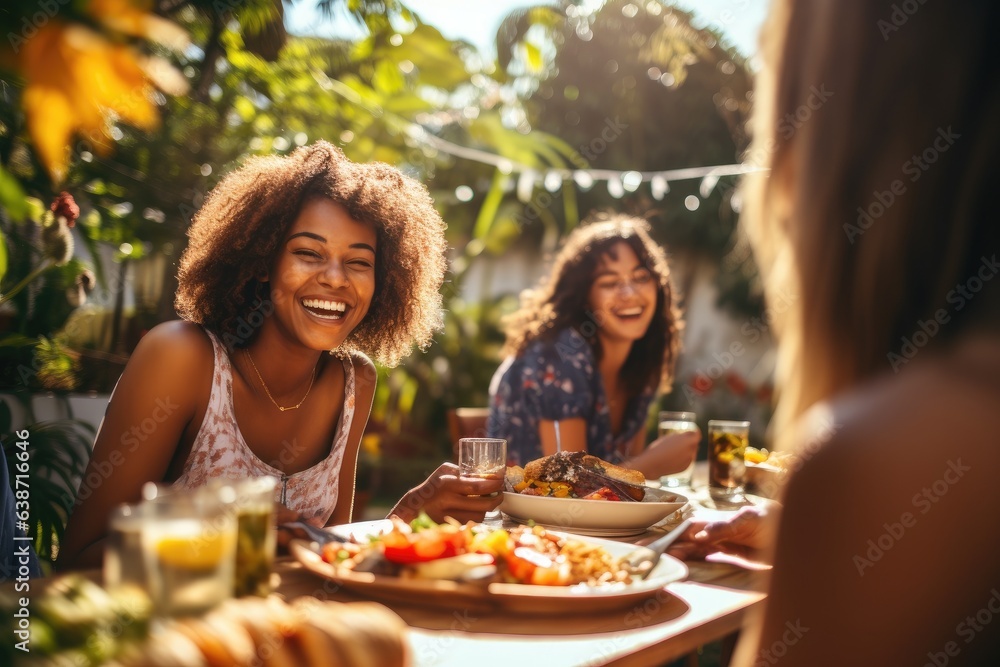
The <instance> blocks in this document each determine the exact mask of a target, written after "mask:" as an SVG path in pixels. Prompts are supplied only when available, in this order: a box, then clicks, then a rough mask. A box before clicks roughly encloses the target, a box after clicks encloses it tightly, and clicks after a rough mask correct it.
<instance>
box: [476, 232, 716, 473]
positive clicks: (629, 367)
mask: <svg viewBox="0 0 1000 667" xmlns="http://www.w3.org/2000/svg"><path fill="white" fill-rule="evenodd" d="M506 324H507V342H506V345H505V347H504V353H505V354H507V355H509V356H508V358H507V359H506V360H505V361H504V363H503V364H502V365H501V366H500V368H499V369H497V372H496V374H495V375H494V376H493V382H492V383H491V386H490V396H491V401H490V416H489V421H488V423H487V431H488V432H489V434H490V436H493V437H501V438H506V439H507V442H508V453H509V454H508V457H509V458H510V459H511V461H512V462H513V463H516V464H518V465H524V464H525V463H527V462H528V461H531V460H532V459H536V458H538V457H541V456H545V455H549V454H553V453H555V452H556V451H559V450H561V451H581V450H582V451H587V452H589V453H591V454H594V455H596V456H599V457H601V458H603V459H605V460H608V461H611V462H613V463H623V464H624V465H626V466H628V467H630V468H634V469H637V470H640V471H642V472H643V473H644V474H645V475H646V476H647V477H651V478H655V477H659V476H660V475H665V474H668V473H673V472H679V471H680V470H683V469H684V468H685V467H687V465H688V464H690V463H691V461H692V460H693V459H694V455H695V452H696V449H697V446H698V440H699V439H700V434H697V433H686V434H680V435H673V436H668V437H667V438H663V439H661V440H662V441H656V442H655V443H654V444H656V445H657V446H656V447H650V448H649V449H646V448H645V444H646V441H645V425H646V416H647V415H648V413H649V406H650V404H651V403H652V402H653V399H654V398H656V395H657V392H658V391H659V390H660V389H661V388H663V389H667V390H669V387H670V383H671V381H672V379H673V370H674V364H675V362H676V358H677V352H678V349H679V347H680V334H679V331H678V330H679V328H680V316H679V314H678V313H677V309H676V305H675V304H674V301H673V292H672V290H671V287H670V270H669V268H668V267H667V260H666V257H665V255H664V252H663V249H662V248H660V247H659V246H658V245H657V244H656V243H655V242H654V241H653V240H652V239H651V238H650V237H649V225H648V224H647V223H646V222H645V221H644V220H641V219H638V218H633V217H629V216H625V215H610V216H609V215H600V216H598V217H596V218H595V220H594V221H593V222H591V223H590V224H587V225H584V226H582V227H579V228H578V229H576V230H575V231H574V232H573V233H572V234H570V235H569V237H568V238H567V239H566V244H565V245H564V246H563V249H562V250H561V251H560V252H559V254H558V255H557V256H556V258H555V262H554V265H553V267H552V271H551V274H550V276H549V277H548V278H546V279H545V280H543V282H542V284H541V286H540V287H539V288H538V289H536V290H530V291H526V292H525V293H524V294H523V295H522V306H521V309H520V310H518V311H517V312H516V313H514V314H513V315H511V316H510V317H509V318H508V319H507V322H506Z"/></svg>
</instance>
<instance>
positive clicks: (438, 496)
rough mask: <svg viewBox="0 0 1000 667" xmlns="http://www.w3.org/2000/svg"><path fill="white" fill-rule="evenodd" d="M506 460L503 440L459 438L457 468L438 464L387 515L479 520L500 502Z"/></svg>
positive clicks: (402, 517) (404, 518) (451, 464)
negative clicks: (435, 468)
mask: <svg viewBox="0 0 1000 667" xmlns="http://www.w3.org/2000/svg"><path fill="white" fill-rule="evenodd" d="M467 441H470V442H469V443H468V444H466V442H467ZM471 441H474V442H475V443H479V444H473V443H472V442H471ZM506 458H507V441H506V440H497V439H494V438H463V439H462V440H460V441H459V463H458V465H455V464H454V463H442V464H441V465H440V466H438V469H437V470H435V471H434V472H433V473H431V475H430V476H429V477H428V478H427V479H426V480H425V481H424V482H423V483H422V484H420V485H419V486H417V487H416V488H414V489H412V490H410V491H409V492H407V493H406V495H404V496H403V497H402V499H400V501H399V502H398V503H397V504H396V506H395V507H394V508H393V509H392V511H391V512H390V513H389V515H390V516H397V517H399V518H400V519H402V520H404V521H411V520H412V519H414V518H415V517H416V516H417V515H418V514H419V513H420V512H421V511H423V512H426V513H427V515H428V516H430V518H432V519H434V520H435V521H442V520H444V518H445V517H446V516H450V517H452V518H453V519H456V520H457V521H461V522H462V523H465V522H466V521H482V520H483V519H484V518H485V517H486V515H487V513H489V512H491V511H493V510H495V509H496V508H497V507H498V506H499V505H500V503H501V501H502V500H503V495H502V494H501V493H500V491H501V490H502V489H503V478H504V474H505V472H506Z"/></svg>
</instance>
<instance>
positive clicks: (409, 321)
mask: <svg viewBox="0 0 1000 667" xmlns="http://www.w3.org/2000/svg"><path fill="white" fill-rule="evenodd" d="M189 235H190V244H189V246H188V249H187V250H186V252H185V254H184V256H183V258H182V259H181V264H180V272H179V289H178V293H177V300H176V305H177V311H178V313H179V314H180V315H181V316H182V317H183V318H184V319H183V320H181V321H174V322H167V323H164V324H161V325H159V326H157V327H155V328H154V329H152V330H151V331H150V332H149V333H148V334H147V335H146V336H145V337H143V339H142V341H141V342H140V344H139V346H138V347H137V348H136V350H135V352H134V353H133V354H132V357H131V358H130V360H129V363H128V366H127V367H126V369H125V372H124V373H123V374H122V377H121V379H120V380H119V382H118V386H117V387H116V388H115V391H114V394H113V396H112V399H111V402H110V404H109V406H108V411H107V414H106V416H105V419H104V422H103V424H102V425H101V429H100V432H99V433H98V436H97V441H96V444H95V446H94V453H93V457H92V458H91V461H90V465H89V467H88V470H87V473H86V474H85V475H84V480H85V482H84V487H83V488H81V490H80V493H79V499H78V505H77V507H76V510H75V512H74V513H73V516H72V519H71V520H70V522H69V525H68V527H67V530H66V534H65V536H64V539H63V540H62V544H61V553H60V558H59V561H60V566H62V567H66V566H68V567H81V566H87V565H96V564H97V563H98V562H99V558H100V554H101V552H102V548H103V546H102V542H103V536H104V534H105V530H106V529H105V522H106V520H107V516H108V513H109V512H110V511H111V509H112V508H113V507H114V506H115V505H117V504H119V503H122V502H132V501H136V500H138V498H139V496H140V489H141V487H142V486H143V484H145V483H146V482H149V481H154V482H163V483H168V484H173V485H174V486H176V487H180V488H185V489H190V488H195V487H197V486H200V485H202V484H204V483H205V482H206V481H207V480H208V479H210V478H213V477H249V476H265V475H267V476H274V477H278V478H279V479H280V485H279V487H280V501H281V503H282V504H283V505H284V506H285V507H286V508H287V510H288V512H287V515H286V516H284V517H282V518H286V519H287V518H292V516H296V517H298V518H301V519H302V520H304V521H308V522H310V523H312V524H314V525H317V526H323V525H327V524H333V523H345V522H349V521H350V520H351V512H352V504H353V500H354V481H355V467H356V464H357V456H358V447H359V444H360V441H361V436H362V433H363V431H364V428H365V424H366V422H367V419H368V414H369V411H370V409H371V405H372V398H373V396H374V391H375V377H376V375H375V367H374V365H373V364H372V362H371V361H370V360H369V358H368V356H366V355H370V356H372V357H374V358H375V359H377V360H379V361H381V362H382V363H384V364H387V365H393V364H395V363H397V362H398V361H399V360H400V359H401V358H402V357H403V356H404V355H405V354H407V353H408V352H409V350H410V348H411V346H412V345H413V344H414V343H416V344H417V345H420V346H424V345H426V344H428V343H429V342H430V339H431V335H432V333H433V332H434V330H435V329H436V328H437V327H438V325H439V319H440V308H441V297H440V294H439V292H438V290H439V287H440V285H441V282H442V280H443V276H444V271H445V255H444V253H445V247H446V246H445V241H444V222H443V221H442V220H441V217H440V215H439V214H438V213H437V211H436V210H435V209H434V207H433V205H432V203H431V199H430V196H429V195H428V193H427V190H426V188H424V187H423V186H422V185H420V184H419V183H417V182H416V181H414V180H412V179H409V178H407V177H405V176H404V175H403V174H401V173H400V172H399V171H398V170H396V169H394V168H392V167H389V166H388V165H384V164H377V163H375V164H357V163H354V162H351V161H350V160H348V159H347V158H346V157H345V156H344V154H343V152H341V151H340V150H339V149H337V148H335V147H333V146H331V145H330V144H328V143H325V142H319V143H317V144H315V145H313V146H309V147H305V148H301V149H298V150H296V151H295V152H294V153H292V154H291V155H289V156H287V157H274V156H272V157H257V158H252V159H250V160H248V161H247V163H246V164H245V165H244V166H243V167H242V168H241V169H239V170H237V171H235V172H234V173H232V174H230V175H228V176H227V177H226V178H224V179H223V180H222V181H221V182H220V183H219V185H218V186H217V187H216V188H215V189H214V190H213V191H212V193H211V194H210V195H209V196H208V198H207V200H206V202H205V205H204V206H203V207H202V209H201V210H200V211H199V212H198V214H197V215H196V216H195V219H194V222H193V224H192V226H191V230H190V233H189ZM447 465H448V464H446V465H445V466H442V468H439V469H438V471H437V472H436V473H435V474H434V475H433V476H432V477H431V478H430V479H429V480H428V481H427V482H425V484H424V485H422V487H420V488H418V489H417V490H415V491H414V492H411V493H410V494H408V497H407V498H405V499H404V500H407V502H406V503H405V504H404V508H405V509H404V510H401V511H400V512H399V514H401V515H403V516H404V518H407V515H408V514H409V513H410V512H411V511H414V510H415V509H418V508H426V509H428V510H429V511H430V513H431V514H432V515H433V516H435V517H438V518H440V517H442V516H443V515H445V514H450V515H452V516H455V517H456V518H459V519H465V518H482V515H483V513H485V512H486V511H487V510H489V509H492V506H493V505H495V504H496V503H497V502H498V501H497V499H491V498H480V497H470V496H471V495H473V494H476V495H479V494H482V495H485V494H488V493H490V492H491V491H494V490H496V489H494V488H492V487H491V488H485V487H486V486H491V485H492V484H493V483H492V482H490V481H489V480H481V481H485V482H487V484H486V485H480V486H483V487H484V488H480V486H476V483H477V481H479V480H473V481H468V480H461V479H459V476H458V474H457V469H456V470H452V469H451V468H448V467H447ZM452 467H454V466H452ZM473 487H475V488H473ZM416 491H419V492H420V493H416ZM283 514H286V513H285V512H283Z"/></svg>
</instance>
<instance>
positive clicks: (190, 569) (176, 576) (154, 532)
mask: <svg viewBox="0 0 1000 667" xmlns="http://www.w3.org/2000/svg"><path fill="white" fill-rule="evenodd" d="M152 507H153V509H152V510H150V511H149V512H148V513H147V514H146V515H145V516H144V517H143V529H142V551H143V555H144V562H145V566H146V571H147V576H148V581H149V593H150V598H151V599H152V601H153V611H154V614H155V615H156V616H158V617H161V618H162V617H173V616H184V615H190V614H200V613H202V612H204V611H207V610H208V609H211V608H212V607H214V606H215V605H217V604H219V603H220V602H222V601H223V600H225V599H227V598H229V597H231V596H232V592H233V570H234V565H235V560H236V525H237V523H236V513H235V512H234V511H233V507H232V506H227V505H226V504H225V503H221V502H213V501H211V500H209V499H208V497H207V496H206V495H205V494H194V495H193V496H180V495H179V496H177V497H171V498H170V500H166V499H164V500H163V501H159V502H156V503H154V504H152Z"/></svg>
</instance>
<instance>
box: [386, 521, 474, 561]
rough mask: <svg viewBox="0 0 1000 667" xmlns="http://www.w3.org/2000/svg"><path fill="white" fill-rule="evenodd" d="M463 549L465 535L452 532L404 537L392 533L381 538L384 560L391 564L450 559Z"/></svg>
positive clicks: (436, 531)
mask: <svg viewBox="0 0 1000 667" xmlns="http://www.w3.org/2000/svg"><path fill="white" fill-rule="evenodd" d="M464 547H465V535H463V534H462V533H461V532H460V531H452V530H440V529H438V530H434V529H430V530H422V531H420V532H419V533H412V534H409V535H405V534H403V533H400V532H398V531H393V532H391V533H389V534H388V535H384V536H383V537H382V550H383V553H384V554H385V559H386V560H387V561H389V562H391V563H400V564H403V565H405V564H407V563H423V562H425V561H429V560H435V559H437V558H450V557H451V556H455V555H457V554H459V553H461V552H462V551H463V550H464Z"/></svg>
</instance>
